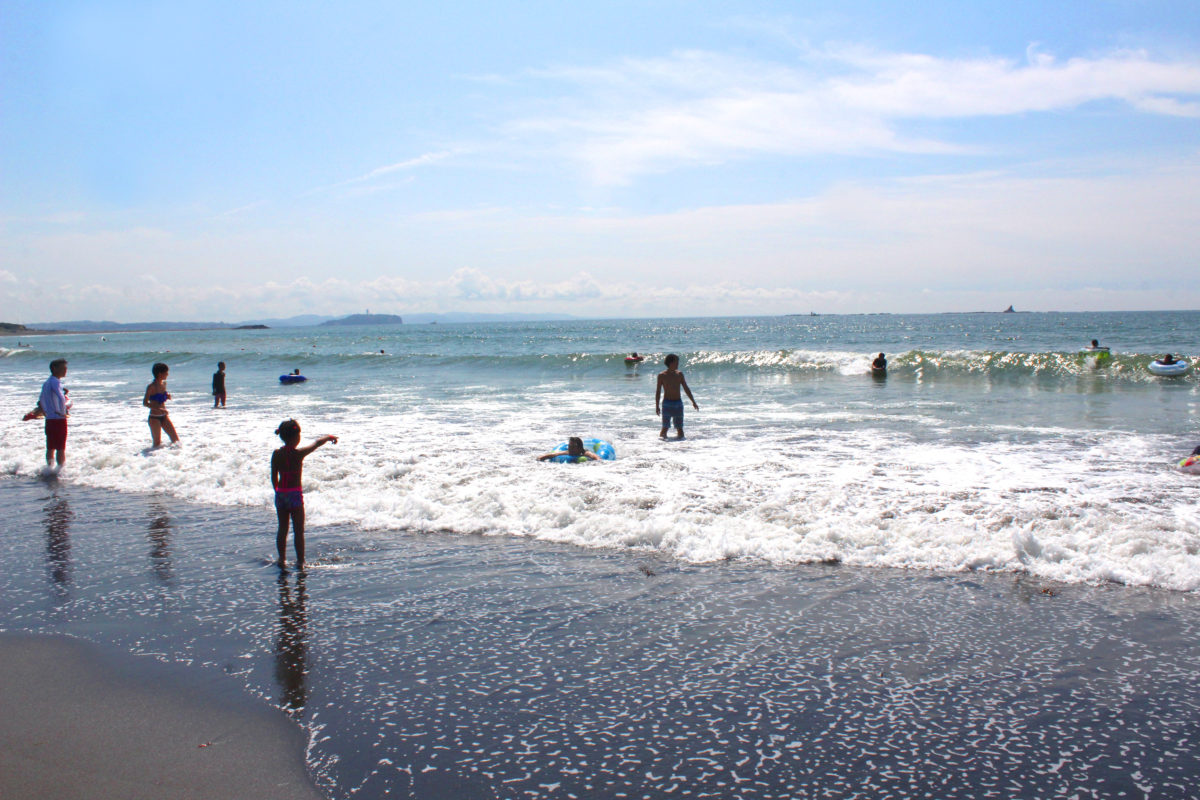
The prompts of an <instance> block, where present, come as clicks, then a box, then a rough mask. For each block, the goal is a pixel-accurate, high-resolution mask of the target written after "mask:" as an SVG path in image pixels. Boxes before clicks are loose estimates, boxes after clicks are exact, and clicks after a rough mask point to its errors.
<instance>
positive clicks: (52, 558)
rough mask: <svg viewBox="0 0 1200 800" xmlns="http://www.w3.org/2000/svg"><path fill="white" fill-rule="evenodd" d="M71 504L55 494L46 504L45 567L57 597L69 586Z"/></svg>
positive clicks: (61, 595) (63, 594)
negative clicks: (48, 571)
mask: <svg viewBox="0 0 1200 800" xmlns="http://www.w3.org/2000/svg"><path fill="white" fill-rule="evenodd" d="M74 516H75V515H74V514H73V513H72V512H71V504H70V503H69V502H67V498H66V497H60V496H59V495H58V493H57V492H55V493H54V494H53V495H52V496H51V499H50V502H49V503H47V504H46V567H47V568H48V569H49V570H50V580H51V583H52V585H53V587H54V589H55V591H56V593H57V594H58V596H59V597H62V598H65V597H66V596H67V589H68V587H69V586H70V585H71V520H72V519H73V518H74Z"/></svg>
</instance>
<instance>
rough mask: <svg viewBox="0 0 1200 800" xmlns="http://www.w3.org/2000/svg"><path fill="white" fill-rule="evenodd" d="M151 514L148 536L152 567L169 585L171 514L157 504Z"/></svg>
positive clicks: (156, 574)
mask: <svg viewBox="0 0 1200 800" xmlns="http://www.w3.org/2000/svg"><path fill="white" fill-rule="evenodd" d="M150 512H151V516H150V530H149V531H148V532H147V534H146V538H147V539H148V540H149V542H150V566H151V567H152V568H153V569H154V574H155V576H156V577H157V578H158V579H159V580H160V581H162V582H163V583H168V582H169V581H170V580H171V514H170V512H169V511H167V509H166V507H165V506H162V505H159V504H157V503H155V504H153V505H151V507H150Z"/></svg>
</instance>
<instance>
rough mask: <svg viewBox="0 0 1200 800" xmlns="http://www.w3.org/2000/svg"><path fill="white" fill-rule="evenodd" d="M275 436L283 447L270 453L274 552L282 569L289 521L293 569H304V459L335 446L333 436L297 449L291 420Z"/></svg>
mask: <svg viewBox="0 0 1200 800" xmlns="http://www.w3.org/2000/svg"><path fill="white" fill-rule="evenodd" d="M275 433H277V434H278V435H279V438H280V439H282V440H283V447H281V448H279V449H278V450H276V451H275V452H274V453H272V454H271V485H272V486H274V487H275V514H276V516H278V517H279V533H277V534H276V535H275V549H276V550H278V551H279V560H278V561H277V562H275V563H276V564H277V565H279V566H280V567H283V566H284V563H285V560H286V559H285V556H286V555H287V534H288V521H289V520H291V523H292V531H293V535H294V539H293V542H294V544H295V547H296V569H301V568H302V567H303V566H304V489H303V487H302V485H301V478H302V477H303V470H304V458H305V456H307V455H308V454H309V453H311V452H312V451H313V450H316V449H317V448H318V447H320V446H321V445H323V444H325V443H326V442H333V443H334V444H337V437H336V436H322V437H320V438H318V439H317V440H316V441H315V442H313V443H312V444H310V445H308V446H306V447H300V446H299V445H300V423H299V422H296V420H294V419H289V420H287V421H286V422H283V423H280V425H279V427H278V428H276V429H275Z"/></svg>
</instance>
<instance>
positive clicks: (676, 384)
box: [654, 353, 700, 439]
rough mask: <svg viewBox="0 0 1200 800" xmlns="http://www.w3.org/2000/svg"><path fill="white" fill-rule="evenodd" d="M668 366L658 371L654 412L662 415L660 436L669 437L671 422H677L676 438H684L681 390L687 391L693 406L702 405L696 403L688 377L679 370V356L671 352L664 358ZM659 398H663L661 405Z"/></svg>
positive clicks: (698, 408)
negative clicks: (668, 431) (668, 429)
mask: <svg viewBox="0 0 1200 800" xmlns="http://www.w3.org/2000/svg"><path fill="white" fill-rule="evenodd" d="M663 363H664V364H666V366H667V368H666V369H664V370H663V371H662V372H660V373H658V386H657V387H656V388H655V389H654V413H655V414H661V415H662V430H661V431H659V434H658V435H659V438H661V439H665V438H667V428H669V427H671V422H672V421H674V423H675V438H677V439H682V438H683V397H682V396H681V395H680V393H679V390H680V389H683V391H685V392H687V396H688V400H691V401H692V408H694V409H696V410H697V411H699V410H700V406H698V405H696V398H694V397H692V390H691V389H690V388H688V385H687V379H686V378H684V377H683V373H682V372H680V371H679V356H677V355H675V354H674V353H671V354H670V355H668V356H667V357H666V359H664V360H663ZM659 398H662V403H661V405H660V403H659Z"/></svg>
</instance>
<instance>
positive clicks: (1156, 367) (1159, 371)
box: [1146, 358, 1192, 378]
mask: <svg viewBox="0 0 1200 800" xmlns="http://www.w3.org/2000/svg"><path fill="white" fill-rule="evenodd" d="M1191 366H1192V365H1191V363H1190V362H1189V361H1187V360H1185V359H1182V358H1179V359H1176V360H1175V362H1174V363H1172V364H1164V363H1162V362H1161V361H1151V362H1150V366H1148V367H1146V369H1148V370H1150V371H1151V372H1153V373H1154V374H1155V375H1159V376H1162V377H1167V378H1169V377H1172V376H1175V375H1183V374H1185V373H1186V372H1187V371H1188V369H1190V368H1191Z"/></svg>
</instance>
